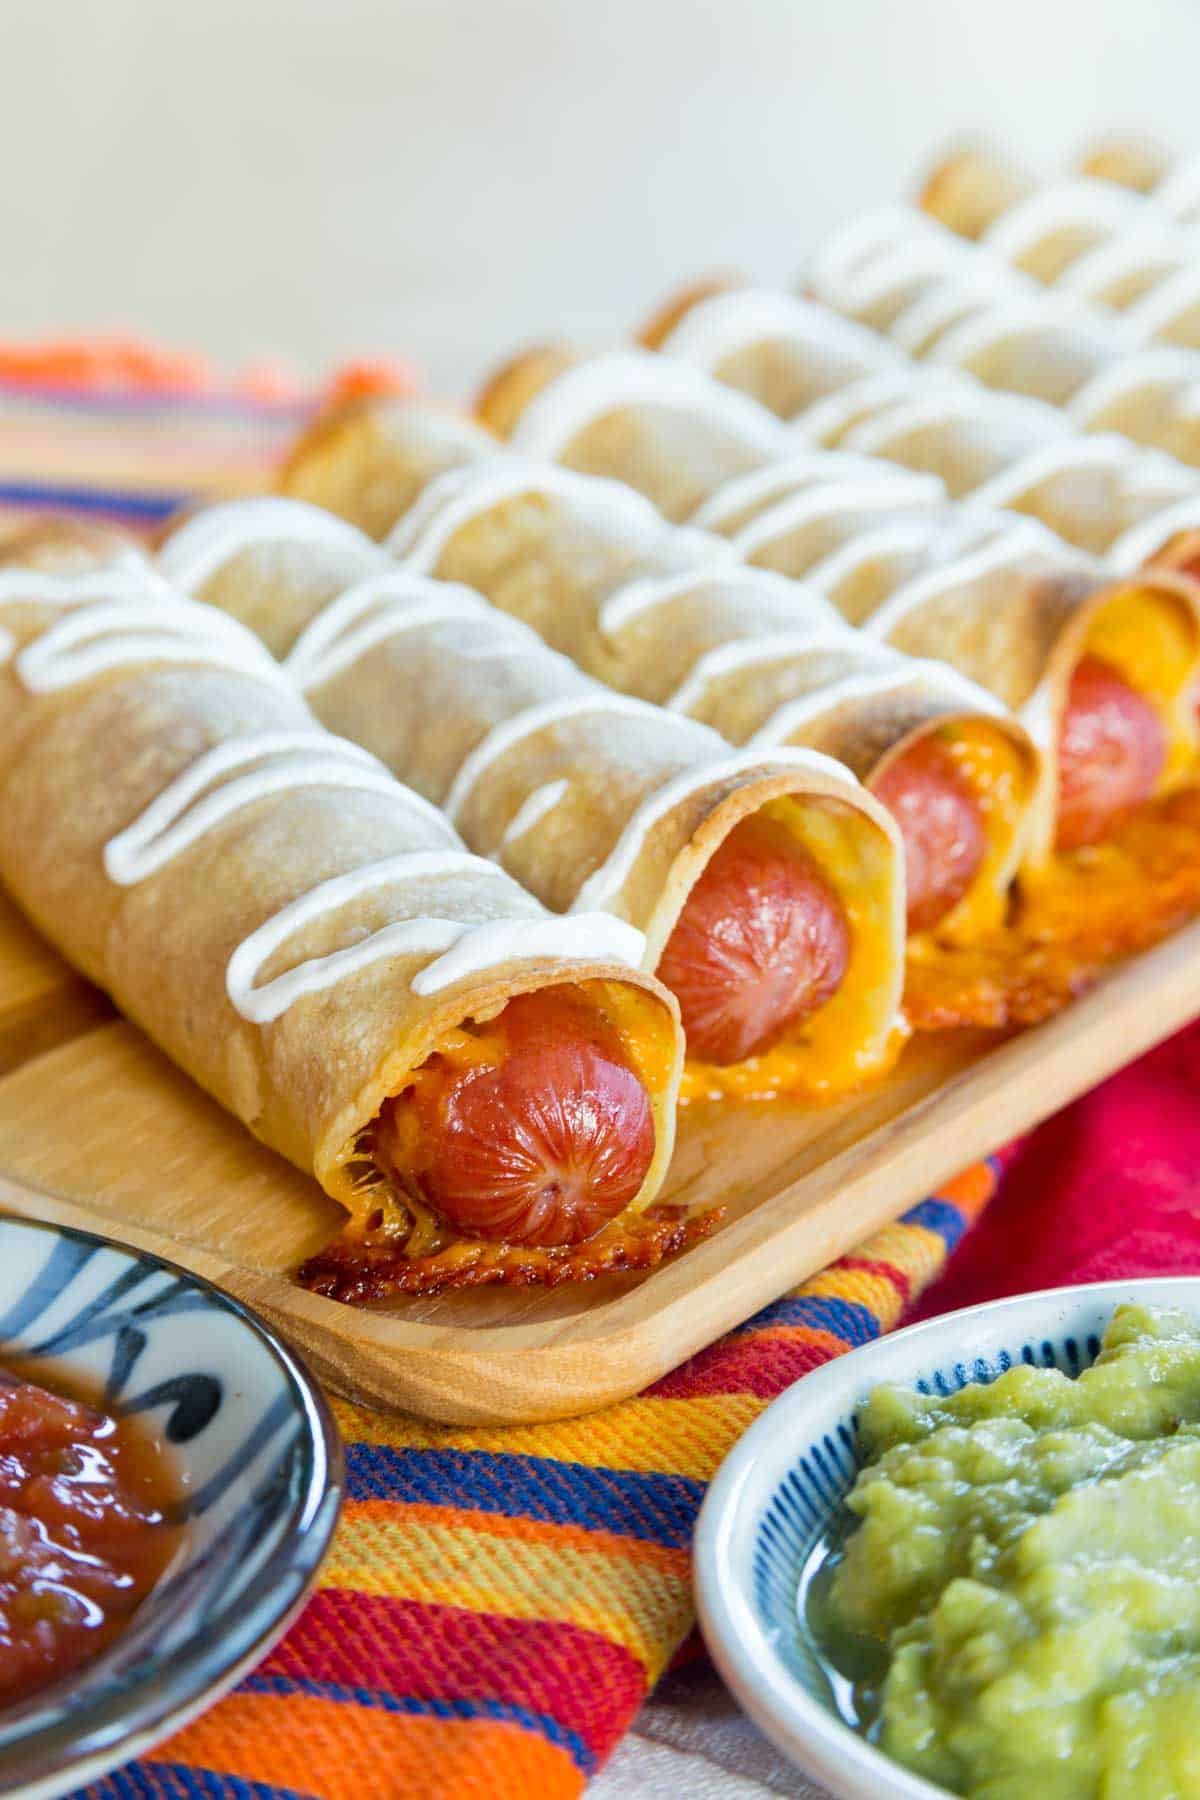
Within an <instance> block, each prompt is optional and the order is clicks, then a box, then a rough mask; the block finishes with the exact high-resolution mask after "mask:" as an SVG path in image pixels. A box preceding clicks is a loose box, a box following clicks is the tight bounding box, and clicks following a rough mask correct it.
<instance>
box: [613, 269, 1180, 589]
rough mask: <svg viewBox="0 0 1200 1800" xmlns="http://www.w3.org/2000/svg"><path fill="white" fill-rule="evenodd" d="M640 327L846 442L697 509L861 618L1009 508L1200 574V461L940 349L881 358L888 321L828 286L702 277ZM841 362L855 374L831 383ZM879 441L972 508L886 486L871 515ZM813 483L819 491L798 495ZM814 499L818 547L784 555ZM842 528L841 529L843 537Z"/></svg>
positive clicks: (1067, 534) (1005, 525)
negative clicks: (717, 284) (856, 311)
mask: <svg viewBox="0 0 1200 1800" xmlns="http://www.w3.org/2000/svg"><path fill="white" fill-rule="evenodd" d="M644 336H645V337H646V339H647V341H649V342H651V343H652V344H654V345H655V346H656V347H660V348H661V349H662V350H663V352H664V353H666V354H668V355H673V356H677V357H679V358H681V359H683V360H684V361H686V362H688V363H690V364H691V365H693V366H694V367H697V368H700V369H702V370H704V371H705V372H706V373H708V374H711V375H712V376H714V377H715V378H716V379H718V380H719V381H720V382H721V383H722V384H723V385H728V386H732V387H735V388H743V384H747V385H746V386H745V387H744V390H743V391H747V392H752V394H753V396H754V397H755V398H757V399H758V400H759V401H760V402H762V403H763V404H764V405H766V406H767V407H768V408H769V409H770V410H771V411H772V412H774V413H775V414H776V415H777V416H779V417H781V418H788V417H790V416H791V415H790V412H789V409H790V408H791V407H792V406H793V405H794V404H795V403H796V401H797V400H799V401H800V402H801V406H802V410H801V411H800V412H799V413H798V414H797V415H796V417H795V418H794V419H793V420H792V423H793V425H794V429H795V431H796V433H797V435H798V436H799V437H800V438H801V439H802V440H803V441H804V442H805V443H807V444H811V445H812V446H813V447H814V448H818V447H822V446H823V447H826V448H829V449H836V450H839V451H843V452H845V453H846V454H845V456H844V457H843V460H842V461H841V462H840V463H835V462H833V461H830V462H828V463H826V464H822V463H821V460H820V458H819V457H814V456H809V457H807V458H806V457H805V455H804V453H803V452H802V451H799V452H793V454H792V455H791V456H790V457H787V458H784V459H782V460H781V461H779V462H777V463H772V464H770V465H768V466H767V467H766V468H765V469H763V470H759V471H757V472H755V473H752V474H750V475H747V476H745V477H742V478H741V479H738V480H734V481H732V482H729V483H728V484H726V486H725V487H724V488H722V489H720V490H718V492H717V493H716V494H715V495H713V496H712V497H711V498H710V499H709V500H708V501H707V502H706V503H705V504H704V505H703V506H702V507H701V508H700V509H699V510H698V511H697V512H696V514H695V515H694V520H695V522H696V523H697V524H702V525H704V526H706V527H707V528H709V529H711V530H716V531H720V532H723V533H725V534H727V535H730V536H735V535H738V534H745V535H744V541H743V543H742V547H743V549H744V551H745V553H746V554H747V555H749V556H750V557H751V559H752V560H754V559H755V557H756V551H757V550H758V549H759V547H760V546H761V549H762V554H761V557H760V558H759V560H762V561H763V562H764V563H766V564H767V565H768V566H772V567H774V566H781V567H784V568H790V569H791V571H792V572H802V573H805V574H806V575H807V576H808V577H809V578H810V579H811V580H812V581H813V582H814V583H815V584H816V585H818V586H821V587H823V588H824V589H825V590H826V591H827V592H828V593H830V595H831V596H832V597H833V598H834V599H835V600H836V601H837V603H838V605H839V606H840V607H841V609H842V611H843V612H844V613H845V615H846V616H847V617H848V618H849V619H851V621H852V622H858V621H860V620H862V619H865V618H866V617H867V616H869V614H870V613H871V612H872V611H873V610H874V609H875V608H876V607H878V606H879V605H880V604H882V602H883V600H884V599H886V598H887V597H888V596H889V594H891V593H892V592H894V591H895V589H896V588H897V587H898V586H899V585H900V584H901V583H902V582H903V581H906V580H910V579H913V578H915V577H916V576H917V575H920V574H924V573H927V572H929V571H930V570H931V569H932V568H934V567H936V566H939V565H944V564H945V563H946V562H947V561H948V560H950V559H951V558H952V557H953V556H954V555H957V554H961V553H966V552H967V551H968V550H970V549H974V548H983V547H984V545H985V544H986V543H988V542H995V541H997V540H998V538H999V537H1001V536H1006V537H1007V539H1008V541H1009V543H1010V545H1011V546H1012V547H1013V548H1014V549H1015V548H1016V547H1018V546H1019V543H1020V538H1019V536H1018V534H1017V533H1016V532H1015V530H1014V529H1013V527H1012V524H1011V520H1009V519H1008V518H1007V517H1006V515H1007V514H1011V513H1020V514H1022V515H1027V516H1029V517H1031V518H1033V519H1036V520H1038V521H1039V522H1040V523H1041V524H1043V525H1045V526H1047V527H1049V529H1050V530H1052V531H1053V532H1055V533H1057V535H1058V536H1060V537H1062V538H1064V539H1065V540H1066V541H1067V542H1068V543H1070V544H1073V545H1075V546H1076V547H1077V548H1079V549H1082V550H1086V551H1088V552H1090V553H1092V554H1095V555H1106V556H1108V558H1109V561H1110V564H1111V567H1112V568H1113V569H1114V570H1116V571H1117V572H1118V573H1121V574H1133V573H1134V572H1135V571H1136V570H1137V569H1138V568H1140V567H1143V566H1149V565H1152V566H1156V567H1160V568H1169V569H1175V570H1177V571H1178V572H1180V573H1184V574H1189V575H1192V576H1193V577H1195V576H1198V575H1200V477H1198V476H1197V474H1196V471H1195V470H1194V469H1189V468H1187V467H1186V466H1185V465H1184V464H1183V463H1180V462H1178V461H1176V459H1175V458H1174V457H1171V456H1168V455H1166V454H1165V452H1163V451H1158V450H1146V449H1143V448H1142V447H1141V446H1139V445H1135V444H1133V443H1131V442H1130V441H1129V440H1128V439H1127V438H1124V437H1121V436H1119V435H1117V434H1116V433H1104V434H1095V435H1091V434H1087V433H1084V432H1080V431H1078V430H1076V429H1074V428H1073V427H1072V424H1071V421H1070V420H1069V419H1068V418H1067V417H1066V415H1065V414H1064V413H1063V412H1062V411H1061V410H1060V409H1058V408H1057V407H1052V406H1049V405H1047V404H1046V403H1044V402H1042V401H1039V400H1033V399H1029V398H1026V397H1023V396H1021V395H1016V394H1005V393H1000V392H997V391H996V390H994V389H989V388H985V387H983V386H982V385H981V384H980V383H979V382H976V381H974V380H973V379H972V378H971V377H969V376H965V375H958V374H951V373H949V372H947V371H945V370H936V369H933V368H931V367H930V366H929V365H928V364H921V363H915V362H912V361H910V360H908V359H902V360H901V362H900V363H899V364H897V362H896V359H895V355H894V351H893V350H892V349H891V348H890V347H885V348H884V351H883V355H882V357H880V358H879V359H878V360H877V361H876V360H875V359H876V347H877V346H878V345H879V344H880V343H881V340H880V339H879V338H878V337H877V336H876V334H875V333H873V332H870V331H867V330H865V329H864V328H863V327H861V326H858V325H854V324H852V323H851V322H849V321H847V320H844V319H842V318H840V316H839V315H837V314H836V313H834V312H832V310H831V309H830V308H828V307H826V306H824V305H822V304H821V303H820V302H819V301H813V300H809V299H800V298H797V297H793V296H790V295H786V294H780V293H765V294H763V293H759V292H757V291H756V290H754V289H752V288H743V287H736V286H729V285H726V286H725V287H722V288H719V289H714V288H712V287H711V286H710V287H709V288H707V289H699V290H698V289H693V290H689V291H687V292H685V293H684V294H683V295H681V296H680V297H678V298H676V299H674V300H672V301H671V302H670V303H669V304H668V306H667V307H665V308H664V309H662V310H661V311H660V312H659V313H658V315H657V316H656V318H655V319H654V320H653V321H652V323H651V325H650V326H649V327H648V328H647V330H646V333H645V334H644ZM830 344H832V345H834V346H836V355H835V354H834V353H833V352H831V351H830V350H829V348H828V347H827V346H828V345H830ZM835 367H836V368H837V369H838V370H839V371H840V372H841V373H842V374H843V375H844V376H845V377H846V381H845V385H844V386H842V387H840V388H833V389H831V388H829V385H828V382H829V371H830V369H831V368H835ZM814 396H820V397H816V398H814ZM879 458H883V459H886V460H887V461H894V462H898V463H899V464H901V465H902V466H903V467H905V468H909V469H912V470H914V471H918V472H925V473H929V474H934V475H937V476H938V477H939V478H940V479H941V480H942V481H943V482H944V484H945V487H946V491H947V493H948V494H949V495H950V496H951V497H952V498H955V499H957V498H962V497H965V496H969V497H970V499H971V502H972V505H971V508H970V511H969V513H968V512H964V511H963V510H962V509H955V508H947V507H945V506H942V507H939V506H937V505H936V504H926V505H924V506H922V507H918V508H909V509H908V511H907V512H906V511H903V510H901V511H897V509H896V508H895V506H894V505H892V504H891V503H890V502H891V496H890V495H889V496H888V502H889V503H888V504H886V505H879V504H876V507H875V517H874V519H873V520H872V518H871V517H870V512H869V509H867V508H865V507H864V505H863V494H862V491H861V489H862V487H863V486H864V485H865V484H866V483H867V482H868V481H870V482H874V481H875V473H874V472H877V470H878V461H877V460H875V459H879ZM822 470H823V471H824V472H823V473H822ZM852 476H857V477H859V478H860V481H859V485H860V492H859V494H858V495H852V494H851V493H850V492H849V491H848V484H849V482H850V479H851V477H852ZM819 481H824V482H826V483H827V484H828V487H829V490H830V491H829V493H828V496H827V499H828V502H829V503H828V504H827V503H826V499H823V498H821V497H819V496H818V495H816V494H814V493H813V490H814V488H815V487H816V485H817V484H818V482H819ZM835 483H837V484H839V485H838V487H837V489H835V487H834V484H835ZM876 485H877V484H876ZM804 493H808V494H810V495H811V496H812V497H811V498H810V499H809V500H807V501H804V500H800V499H799V498H795V499H794V500H793V497H798V496H799V495H801V494H804ZM882 497H883V490H882V489H880V498H882ZM786 501H793V507H792V511H791V514H790V517H789V514H788V513H787V512H783V511H781V512H779V513H777V515H776V521H775V522H774V523H773V522H772V521H771V520H770V519H769V518H762V521H761V523H756V521H758V520H759V519H760V516H761V515H763V514H764V513H766V511H767V509H768V508H769V507H771V506H780V507H782V505H783V503H784V502H786ZM805 507H807V508H808V509H809V514H808V530H809V534H810V536H812V534H817V538H816V543H815V544H814V545H813V547H812V550H811V553H810V555H809V556H808V558H807V560H801V561H799V562H791V563H788V562H785V563H783V564H777V563H776V562H775V561H774V559H773V550H772V544H773V540H776V539H778V538H779V537H780V536H781V535H782V532H781V530H777V529H776V524H778V525H779V526H780V527H781V528H782V527H784V526H787V527H788V541H789V555H793V556H794V554H795V550H796V533H797V531H798V529H799V525H800V522H801V518H802V517H803V509H804V508H805ZM797 509H799V512H800V517H798V516H797ZM997 509H1000V510H999V511H998V510H997ZM955 520H956V521H957V523H954V522H952V521H955ZM831 535H832V536H836V537H838V538H839V539H840V540H841V541H840V542H839V543H838V544H837V545H836V546H833V547H831V546H830V543H829V539H830V536H831ZM1031 541H1033V542H1035V543H1036V540H1031ZM822 558H823V559H822Z"/></svg>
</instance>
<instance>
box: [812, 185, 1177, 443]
mask: <svg viewBox="0 0 1200 1800" xmlns="http://www.w3.org/2000/svg"><path fill="white" fill-rule="evenodd" d="M807 279H808V284H809V287H810V288H811V291H812V292H813V293H814V294H815V295H816V297H817V298H819V299H821V300H823V301H825V302H827V303H828V304H829V305H830V306H832V307H833V308H834V309H835V310H836V311H838V312H840V313H843V314H845V315H846V316H847V317H848V318H851V319H854V320H857V321H859V322H861V323H866V324H870V325H872V326H874V327H876V328H877V329H880V330H884V331H886V332H887V333H888V335H889V337H890V338H891V339H892V340H893V341H894V343H895V344H896V345H898V346H899V347H900V348H901V349H903V350H906V351H908V352H909V353H910V354H911V355H913V356H918V357H922V358H928V359H929V360H930V361H931V362H932V363H933V364H934V365H937V366H941V367H944V368H946V369H955V370H959V371H965V372H966V373H969V374H972V375H974V376H976V377H977V378H978V379H979V380H980V381H982V382H984V383H985V385H987V386H988V387H994V388H1001V389H1007V390H1009V391H1011V392H1014V393H1019V394H1027V395H1031V396H1032V397H1034V398H1036V399H1042V400H1046V401H1049V402H1051V403H1052V404H1053V405H1056V406H1063V407H1065V409H1066V411H1067V413H1068V414H1069V416H1070V419H1071V420H1072V422H1073V423H1074V424H1075V425H1077V426H1078V427H1079V428H1080V429H1082V430H1085V431H1117V432H1121V433H1123V434H1124V435H1125V436H1126V437H1129V438H1132V439H1133V440H1134V441H1135V442H1137V443H1140V444H1146V445H1150V446H1152V447H1155V448H1158V449H1162V450H1167V451H1170V453H1171V454H1172V455H1173V456H1176V457H1178V458H1179V460H1180V461H1181V462H1184V463H1187V464H1189V465H1191V466H1195V465H1196V464H1197V463H1200V420H1198V415H1197V408H1196V404H1195V393H1196V388H1197V383H1198V382H1200V352H1198V351H1197V350H1195V349H1184V348H1179V347H1178V345H1177V343H1175V342H1171V341H1164V331H1166V329H1167V328H1166V327H1165V326H1164V325H1163V318H1162V317H1161V316H1160V314H1161V312H1162V302H1161V300H1160V299H1159V298H1158V297H1157V296H1156V295H1155V296H1151V295H1148V294H1143V295H1142V297H1141V298H1140V299H1139V300H1137V302H1136V304H1135V305H1134V307H1133V308H1131V310H1129V311H1127V312H1124V313H1120V314H1117V313H1114V312H1113V311H1112V310H1110V309H1109V308H1106V307H1104V306H1101V305H1098V304H1096V303H1095V302H1096V298H1097V296H1095V295H1088V296H1086V297H1085V295H1084V294H1083V293H1081V292H1080V291H1078V290H1073V289H1070V288H1068V287H1066V286H1064V285H1063V284H1061V283H1060V284H1058V285H1056V286H1055V287H1054V288H1053V289H1047V288H1045V287H1043V286H1041V285H1040V284H1039V283H1038V282H1037V281H1035V280H1034V279H1033V278H1032V277H1031V276H1030V275H1027V274H1025V273H1024V272H1023V271H1021V270H1019V269H1017V268H1015V267H1014V266H1013V265H1012V264H1011V263H1008V262H1006V261H1005V260H1004V259H1003V258H1002V257H1001V256H1000V255H998V254H997V253H996V251H995V250H994V248H993V247H991V245H990V244H988V243H982V244H971V243H969V242H967V241H966V240H964V239H962V238H960V237H957V236H956V235H955V233H954V232H952V231H951V230H949V228H948V227H946V226H944V225H941V224H939V223H938V222H937V221H936V220H934V219H933V218H931V217H929V216H928V215H927V214H924V213H921V212H918V211H917V210H915V209H906V208H904V207H896V206H893V207H888V208H885V209H883V210H881V211H880V212H878V213H872V214H869V215H867V216H866V217H865V218H861V219H856V220H855V221H853V223H852V224H851V225H849V226H847V227H845V228H844V229H843V230H842V231H840V232H838V233H835V234H834V236H833V238H832V239H831V240H830V241H829V242H828V243H827V244H826V245H825V246H824V247H823V249H822V250H821V251H820V252H819V253H818V255H817V257H816V258H815V260H814V262H813V263H812V265H811V266H810V268H809V271H808V277H807ZM1123 279H1124V277H1122V280H1123ZM1175 280H1176V278H1175V277H1171V282H1172V283H1174V282H1175ZM1178 282H1179V284H1180V285H1172V286H1171V294H1170V295H1169V296H1168V297H1169V298H1170V297H1171V296H1174V299H1173V300H1172V305H1174V304H1175V302H1176V301H1177V302H1178V310H1180V312H1181V316H1182V312H1184V311H1186V312H1187V313H1188V316H1189V317H1191V316H1193V311H1192V309H1193V307H1194V304H1195V300H1194V296H1193V295H1192V293H1191V289H1192V288H1193V287H1194V285H1195V282H1194V275H1193V273H1192V271H1191V268H1190V266H1189V267H1188V268H1187V269H1185V270H1183V271H1181V273H1180V275H1179V277H1178ZM1164 285H1168V284H1164ZM1185 290H1187V291H1185ZM1140 308H1144V309H1145V310H1144V311H1139V309H1140ZM1188 329H1189V330H1190V327H1189V328H1188ZM1167 335H1168V337H1171V336H1174V337H1176V338H1177V337H1178V336H1179V335H1184V336H1187V335H1188V332H1187V330H1175V329H1174V328H1172V329H1171V331H1170V332H1168V333H1167Z"/></svg>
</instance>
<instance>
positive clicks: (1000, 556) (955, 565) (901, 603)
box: [859, 520, 1100, 685]
mask: <svg viewBox="0 0 1200 1800" xmlns="http://www.w3.org/2000/svg"><path fill="white" fill-rule="evenodd" d="M1030 522H1031V523H1033V521H1030ZM1024 523H1025V521H1023V520H1021V521H1019V522H1018V523H1017V524H1016V528H1015V529H1014V530H1013V531H1012V532H1011V533H1009V532H1004V533H1002V534H1001V535H1000V536H999V537H998V538H996V539H995V540H994V541H993V542H992V543H989V544H987V545H985V547H984V548H983V549H981V550H977V551H974V552H973V553H972V554H970V555H968V556H964V557H963V558H962V559H961V560H960V561H958V562H951V563H944V564H943V565H942V566H941V567H939V568H936V569H932V570H929V571H927V572H926V573H925V574H922V575H916V576H914V577H913V579H912V580H911V581H906V582H905V583H904V584H903V586H901V587H898V588H897V589H896V591H895V593H894V594H891V595H889V597H888V599H886V600H885V601H884V603H883V605H882V606H881V607H879V608H878V609H877V610H876V611H875V612H873V613H872V614H871V616H870V618H869V619H866V620H864V621H863V623H862V624H861V625H860V626H859V630H860V631H862V632H863V633H864V634H865V635H866V636H867V637H870V638H876V639H882V640H883V641H884V642H887V640H888V639H889V638H890V636H891V634H892V632H893V631H894V630H895V628H896V626H897V625H898V624H900V622H901V621H902V620H903V619H905V618H906V617H907V616H908V615H909V613H912V612H917V611H919V610H920V608H921V607H922V606H924V605H925V603H926V602H927V601H928V600H931V599H935V598H936V597H937V596H938V595H940V594H942V593H944V592H945V591H946V589H948V588H956V587H966V586H969V585H970V583H971V582H974V581H983V580H986V579H987V577H988V576H989V575H995V574H999V573H1001V572H1002V571H1004V570H1007V569H1009V568H1012V569H1013V570H1014V571H1015V572H1017V573H1021V572H1022V564H1024V565H1026V567H1027V568H1028V566H1029V562H1030V558H1031V555H1032V557H1033V560H1034V563H1035V566H1034V567H1033V568H1032V569H1031V570H1030V572H1031V573H1032V574H1034V575H1035V576H1037V577H1038V578H1039V579H1044V578H1047V577H1050V576H1052V575H1054V574H1057V573H1059V572H1061V573H1062V574H1064V575H1068V574H1078V573H1080V572H1081V571H1087V572H1090V571H1093V570H1098V568H1099V566H1100V565H1099V564H1097V562H1096V560H1095V558H1094V557H1088V556H1085V555H1084V554H1083V552H1082V551H1079V550H1071V549H1069V548H1068V547H1067V545H1066V544H1064V543H1063V541H1062V539H1061V538H1056V537H1055V536H1054V535H1053V533H1050V532H1043V533H1042V534H1041V535H1042V539H1043V542H1045V541H1046V540H1049V544H1050V545H1052V546H1054V547H1056V548H1057V551H1058V552H1059V556H1058V557H1057V558H1054V557H1053V555H1052V556H1051V557H1050V558H1048V559H1045V560H1041V561H1040V566H1037V565H1038V564H1039V558H1038V553H1037V546H1036V540H1035V539H1034V538H1031V536H1030V533H1029V532H1027V531H1025V530H1024V529H1022V527H1023V525H1024ZM1055 561H1057V562H1058V565H1059V566H1058V568H1057V569H1056V568H1055V567H1054V566H1053V564H1054V562H1055ZM972 685H974V684H972Z"/></svg>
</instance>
